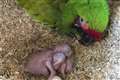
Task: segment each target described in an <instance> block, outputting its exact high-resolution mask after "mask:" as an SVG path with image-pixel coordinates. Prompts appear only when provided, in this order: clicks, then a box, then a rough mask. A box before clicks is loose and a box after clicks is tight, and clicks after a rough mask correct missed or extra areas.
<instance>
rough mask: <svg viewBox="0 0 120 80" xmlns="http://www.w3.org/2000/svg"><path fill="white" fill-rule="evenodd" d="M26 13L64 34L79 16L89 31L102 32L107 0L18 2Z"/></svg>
mask: <svg viewBox="0 0 120 80" xmlns="http://www.w3.org/2000/svg"><path fill="white" fill-rule="evenodd" d="M18 2H19V4H20V5H21V6H23V7H24V8H25V9H26V10H27V11H28V13H29V14H30V15H31V16H32V17H33V18H34V19H36V20H38V21H39V22H44V23H48V24H52V25H54V26H57V28H58V29H59V30H61V31H62V32H65V33H69V32H71V31H72V29H71V24H72V23H73V21H74V19H75V17H76V16H77V15H79V16H80V17H82V18H83V19H84V20H85V21H87V22H88V24H89V26H90V28H91V29H95V30H96V31H99V32H103V31H104V30H105V29H106V27H107V24H108V21H109V7H108V3H107V0H18Z"/></svg>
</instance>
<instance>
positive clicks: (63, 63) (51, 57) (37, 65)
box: [24, 44, 72, 80]
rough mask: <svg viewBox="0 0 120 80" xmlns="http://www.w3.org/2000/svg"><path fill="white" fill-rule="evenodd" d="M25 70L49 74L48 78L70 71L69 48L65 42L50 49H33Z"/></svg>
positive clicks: (36, 73) (37, 73) (49, 79)
mask: <svg viewBox="0 0 120 80" xmlns="http://www.w3.org/2000/svg"><path fill="white" fill-rule="evenodd" d="M24 68H25V71H26V72H29V73H32V74H35V75H44V76H49V78H48V80H52V78H53V77H54V76H55V75H56V74H57V72H59V73H62V74H63V75H64V74H65V73H68V72H71V71H72V61H71V48H70V47H69V46H68V45H67V44H62V45H58V46H55V47H54V48H52V49H45V50H42V51H40V50H38V51H35V52H34V53H33V54H32V55H31V56H30V57H28V62H26V64H25V66H24Z"/></svg>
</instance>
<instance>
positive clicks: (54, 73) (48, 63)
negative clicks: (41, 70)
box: [46, 61, 56, 80]
mask: <svg viewBox="0 0 120 80" xmlns="http://www.w3.org/2000/svg"><path fill="white" fill-rule="evenodd" d="M46 66H47V68H48V70H49V71H50V76H49V78H48V80H52V79H53V77H54V76H55V75H56V71H55V70H54V68H53V66H52V63H51V62H50V61H47V62H46Z"/></svg>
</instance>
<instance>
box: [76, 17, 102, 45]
mask: <svg viewBox="0 0 120 80" xmlns="http://www.w3.org/2000/svg"><path fill="white" fill-rule="evenodd" d="M74 27H75V28H76V29H77V31H80V36H81V39H80V41H82V43H84V44H87V45H88V44H91V43H93V42H95V41H99V40H101V38H102V35H103V33H101V32H98V31H96V30H94V29H91V28H90V26H89V24H88V22H87V21H85V20H84V19H82V18H81V17H79V16H78V17H77V18H76V19H75V23H74Z"/></svg>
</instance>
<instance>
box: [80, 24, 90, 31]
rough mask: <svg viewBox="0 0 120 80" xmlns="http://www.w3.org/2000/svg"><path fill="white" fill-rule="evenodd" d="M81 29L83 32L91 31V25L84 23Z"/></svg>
mask: <svg viewBox="0 0 120 80" xmlns="http://www.w3.org/2000/svg"><path fill="white" fill-rule="evenodd" d="M81 27H82V29H83V30H88V29H89V25H88V24H87V23H82V24H81Z"/></svg>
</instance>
